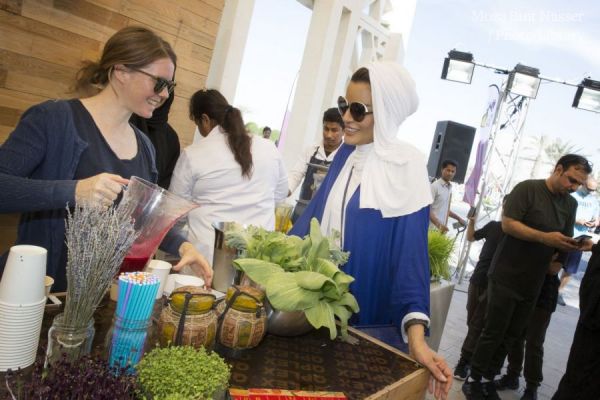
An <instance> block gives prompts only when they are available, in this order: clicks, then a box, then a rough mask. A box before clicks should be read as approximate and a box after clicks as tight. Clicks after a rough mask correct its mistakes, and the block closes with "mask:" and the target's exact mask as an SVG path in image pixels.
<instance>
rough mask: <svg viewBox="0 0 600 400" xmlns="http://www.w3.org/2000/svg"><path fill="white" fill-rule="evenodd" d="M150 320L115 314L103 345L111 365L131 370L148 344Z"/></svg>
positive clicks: (150, 333)
mask: <svg viewBox="0 0 600 400" xmlns="http://www.w3.org/2000/svg"><path fill="white" fill-rule="evenodd" d="M151 327H152V320H151V319H150V318H148V319H143V320H134V319H128V318H121V317H119V316H117V315H115V316H114V318H113V323H112V326H111V328H110V329H109V331H108V333H107V334H106V340H105V346H106V350H107V353H108V360H109V363H110V365H111V366H112V367H116V368H119V369H126V370H127V371H131V368H133V367H135V366H136V365H137V363H138V362H139V361H140V359H141V358H142V355H143V354H144V353H145V352H146V350H147V348H148V346H149V345H150V342H151V340H149V339H150V338H151V337H152V336H154V335H152V330H151Z"/></svg>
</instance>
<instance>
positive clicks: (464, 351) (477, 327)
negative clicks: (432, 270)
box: [454, 217, 504, 380]
mask: <svg viewBox="0 0 600 400" xmlns="http://www.w3.org/2000/svg"><path fill="white" fill-rule="evenodd" d="M503 235H504V232H502V225H501V223H500V221H490V222H488V223H487V224H485V225H484V226H483V227H482V228H481V229H478V230H475V218H474V217H471V218H469V223H468V226H467V240H468V241H469V242H473V241H475V240H481V239H485V243H484V244H483V247H482V248H481V253H480V254H479V261H477V265H475V270H474V271H473V275H471V279H470V281H469V289H468V294H467V326H468V330H467V336H466V337H465V340H464V342H463V345H462V348H461V350H460V359H459V360H458V363H457V364H456V367H455V368H454V377H455V378H457V379H460V380H464V379H466V378H467V375H469V373H468V372H469V365H470V363H471V357H472V355H473V351H474V350H475V345H476V344H477V340H478V339H479V335H481V331H482V329H483V324H484V321H485V307H486V305H487V296H486V290H487V281H488V279H487V274H488V269H489V267H490V264H491V262H492V258H493V257H494V253H495V251H496V247H498V243H500V239H502V236H503Z"/></svg>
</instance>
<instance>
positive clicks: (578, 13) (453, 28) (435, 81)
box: [234, 0, 600, 166]
mask: <svg viewBox="0 0 600 400" xmlns="http://www.w3.org/2000/svg"><path fill="white" fill-rule="evenodd" d="M310 17H311V12H310V10H309V9H307V8H306V7H304V6H302V5H301V4H299V3H298V2H297V1H295V0H256V3H255V9H254V14H253V20H252V23H251V26H250V32H249V35H248V43H247V48H246V52H245V55H244V60H243V63H242V68H241V73H240V81H239V86H238V91H237V94H236V98H235V101H234V104H236V105H237V106H238V107H240V108H241V109H242V110H243V111H244V117H245V120H246V122H249V121H254V122H256V123H257V124H258V125H259V126H263V125H270V126H271V127H272V128H275V129H279V128H280V127H281V123H282V120H283V115H284V112H285V108H286V104H287V101H288V98H289V96H290V91H291V88H292V85H293V83H294V79H295V77H296V75H297V72H298V69H299V67H300V63H301V60H302V53H303V48H304V43H305V38H306V34H307V32H308V26H309V23H310ZM454 48H455V49H457V50H461V51H468V52H471V53H473V55H474V57H475V60H476V61H477V62H480V63H484V64H491V65H495V66H499V67H503V68H506V69H511V68H512V67H514V66H515V65H516V64H517V63H522V64H525V65H528V66H532V67H536V68H538V69H539V70H540V73H541V75H543V76H547V77H551V78H554V79H558V80H565V81H569V82H573V83H578V82H580V81H581V80H582V79H583V78H584V77H587V76H591V77H592V79H596V80H600V52H598V48H600V3H597V2H593V1H589V0H570V1H568V2H567V1H564V0H529V1H522V0H519V1H516V0H503V1H491V0H479V1H477V2H475V1H469V0H417V5H416V11H415V16H414V20H413V23H412V30H411V32H410V36H409V39H408V46H407V49H406V58H405V65H406V67H407V68H408V69H409V71H411V73H412V74H413V77H414V79H415V81H416V83H417V91H418V93H419V97H420V107H419V110H418V111H417V112H416V113H415V114H414V115H413V116H411V117H410V118H409V119H408V120H407V121H406V122H405V123H404V125H403V126H402V128H401V131H400V136H401V137H402V138H403V139H404V140H407V141H410V142H411V143H413V144H414V145H415V146H417V147H418V148H419V149H421V151H423V152H424V153H425V154H428V153H429V149H430V147H431V140H432V138H433V134H434V130H435V126H436V123H437V121H442V120H452V121H456V122H460V123H463V124H467V125H472V126H477V124H478V122H479V121H480V119H481V116H482V114H483V112H484V108H485V106H486V103H487V97H488V89H487V87H488V85H490V84H498V85H500V84H501V83H502V79H503V76H502V75H498V74H494V73H493V71H491V70H488V69H485V68H480V67H477V68H476V69H475V73H474V77H473V81H472V83H471V85H465V84H460V83H456V82H450V81H445V80H442V79H440V74H441V69H442V63H443V59H444V57H445V56H446V55H447V53H448V51H449V50H451V49H454ZM574 94H575V88H574V87H571V86H565V85H561V84H558V83H542V85H541V87H540V89H539V92H538V96H537V98H536V99H535V100H532V102H531V103H530V106H529V113H528V116H527V120H526V123H525V128H524V129H525V131H524V133H525V135H528V136H534V135H535V136H539V135H542V134H543V135H548V136H551V137H556V138H560V139H562V140H563V141H569V142H571V143H572V144H574V145H576V146H578V147H581V148H583V149H584V151H583V152H584V153H585V154H586V155H588V156H590V158H591V159H592V161H593V162H594V163H595V164H596V165H599V166H600V135H598V128H597V126H598V124H599V122H600V114H596V113H592V112H589V111H583V110H577V109H574V108H572V107H571V104H572V101H573V96H574Z"/></svg>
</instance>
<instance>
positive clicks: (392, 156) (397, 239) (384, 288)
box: [290, 62, 452, 399]
mask: <svg viewBox="0 0 600 400" xmlns="http://www.w3.org/2000/svg"><path fill="white" fill-rule="evenodd" d="M418 102H419V101H418V97H417V94H416V90H415V83H414V81H413V80H412V78H411V77H410V74H409V73H408V72H407V71H406V70H405V69H404V68H403V67H402V66H400V65H398V64H396V63H392V62H375V63H372V64H370V65H369V66H367V67H366V68H360V69H359V70H358V71H356V72H355V73H354V74H353V75H352V78H351V81H350V83H349V85H348V88H347V90H346V96H345V97H340V98H339V99H338V108H339V109H340V113H341V114H342V117H343V119H344V123H345V125H346V127H345V130H344V144H343V145H342V147H341V148H340V149H339V150H338V154H337V155H336V158H335V159H334V161H333V163H332V165H331V167H330V169H329V172H328V174H327V177H326V178H325V180H324V182H323V183H322V184H321V187H320V188H319V191H318V192H317V194H316V195H315V197H314V198H313V200H312V201H311V203H310V204H309V205H308V207H307V209H306V211H305V212H304V214H303V215H302V217H301V218H300V219H299V220H298V221H297V222H296V224H295V225H294V227H293V229H292V231H291V232H290V233H291V234H295V235H300V236H302V235H304V234H306V233H307V232H308V229H309V224H310V219H311V218H312V217H316V218H317V219H318V220H319V221H320V222H321V228H322V230H323V233H324V234H326V235H329V236H332V234H334V233H335V232H340V244H341V246H342V248H343V249H344V250H346V251H349V252H350V259H349V261H348V263H347V264H346V266H345V267H344V270H345V272H346V273H348V274H350V275H352V276H353V277H354V278H355V281H354V282H353V283H352V285H351V287H350V289H351V291H352V293H353V294H354V296H355V297H356V298H357V300H358V303H359V306H360V312H359V314H358V315H357V316H356V318H355V319H354V320H353V321H351V322H353V323H354V324H355V325H370V326H372V325H390V324H392V325H394V326H396V327H398V330H399V331H400V333H401V335H402V338H403V340H404V341H405V342H407V343H408V347H409V352H410V353H411V355H412V356H413V357H415V359H416V360H417V361H419V362H420V363H422V364H423V365H425V366H426V367H427V368H428V369H429V370H430V371H431V373H432V377H431V382H430V391H433V390H434V386H435V396H436V398H442V399H445V398H446V396H447V394H448V391H449V390H450V387H451V385H452V372H451V371H450V368H449V367H448V365H447V364H446V361H445V360H444V359H443V358H442V357H440V356H439V355H437V354H436V353H435V352H433V351H432V350H431V349H430V348H429V347H428V345H427V343H426V342H425V338H424V337H425V329H426V328H427V327H428V326H429V316H428V315H429V259H428V252H427V230H428V225H429V204H430V203H431V201H432V199H431V191H430V189H429V182H428V178H427V169H426V165H425V160H424V156H423V155H422V154H421V153H420V152H419V151H418V150H417V149H416V148H415V147H414V146H412V145H410V144H409V143H406V142H403V141H401V140H399V139H398V138H397V137H396V135H397V132H398V128H399V127H400V124H401V123H402V122H403V121H404V119H406V117H408V116H409V115H411V114H412V113H414V112H415V111H416V109H417V106H418ZM434 383H435V385H434Z"/></svg>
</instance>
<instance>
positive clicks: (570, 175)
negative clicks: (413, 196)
mask: <svg viewBox="0 0 600 400" xmlns="http://www.w3.org/2000/svg"><path fill="white" fill-rule="evenodd" d="M591 172H592V167H591V165H590V163H589V162H588V160H586V159H585V158H584V157H582V156H579V155H576V154H567V155H564V156H562V157H561V158H560V159H559V160H558V162H557V163H556V166H555V167H554V171H553V172H552V174H551V175H550V176H549V177H548V178H547V179H545V180H544V179H532V180H526V181H523V182H520V183H518V184H517V185H516V186H515V187H514V189H513V190H512V191H511V192H510V194H509V195H508V197H507V200H506V202H505V204H504V208H503V214H502V230H503V231H504V237H503V238H502V240H501V241H500V243H499V245H498V248H497V249H496V252H495V254H494V258H493V259H492V263H491V265H490V269H489V272H488V288H487V297H488V304H487V307H486V317H485V320H486V321H485V324H484V328H483V331H482V333H481V335H480V337H479V340H478V341H477V345H476V346H475V350H474V352H473V356H472V358H471V371H470V374H469V376H468V378H467V380H466V382H465V383H464V384H463V386H462V391H463V393H464V395H465V397H466V399H467V400H499V399H500V397H499V396H498V393H497V391H496V390H497V389H496V386H495V383H494V378H495V376H496V375H498V374H499V373H500V371H501V369H502V365H503V363H504V358H505V357H506V353H507V350H508V349H509V348H511V347H512V346H513V345H514V342H515V341H516V340H519V339H520V338H521V337H522V334H523V332H524V331H525V329H526V327H527V325H528V323H529V322H530V318H531V315H532V312H533V310H534V308H535V305H536V300H537V298H538V295H539V294H540V291H541V288H542V286H543V283H544V279H545V276H546V272H547V270H548V266H549V265H550V262H551V261H552V257H553V255H554V253H555V252H556V250H557V249H558V250H559V251H563V252H568V251H573V250H577V249H578V243H577V242H576V241H575V240H574V239H573V237H572V235H573V225H574V223H575V219H576V214H577V212H576V210H577V201H576V200H575V199H574V198H573V197H571V196H570V195H569V194H570V193H572V192H574V191H576V190H577V189H579V187H580V186H581V185H584V184H585V183H586V181H587V178H588V176H589V174H591ZM586 243H587V242H586ZM528 395H529V397H525V398H530V399H534V398H536V397H537V394H536V392H535V391H530V392H529V393H528Z"/></svg>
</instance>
